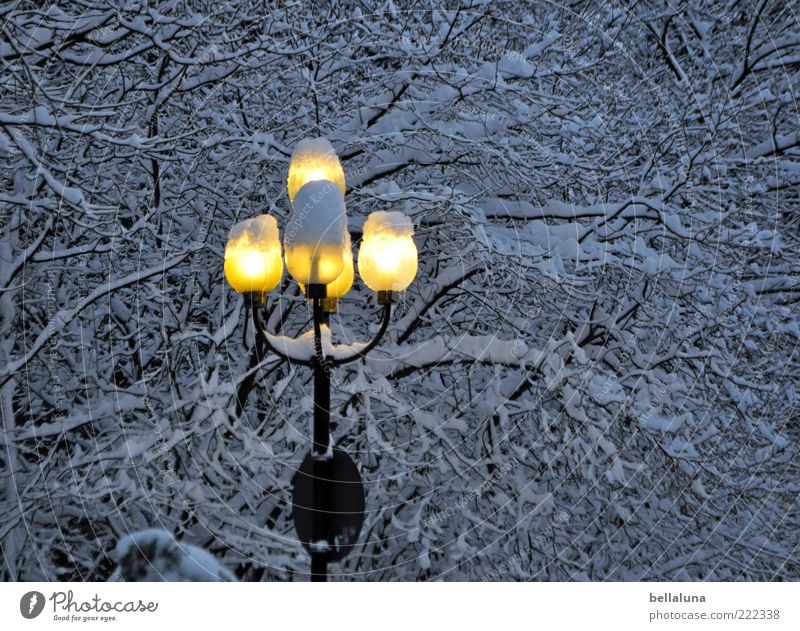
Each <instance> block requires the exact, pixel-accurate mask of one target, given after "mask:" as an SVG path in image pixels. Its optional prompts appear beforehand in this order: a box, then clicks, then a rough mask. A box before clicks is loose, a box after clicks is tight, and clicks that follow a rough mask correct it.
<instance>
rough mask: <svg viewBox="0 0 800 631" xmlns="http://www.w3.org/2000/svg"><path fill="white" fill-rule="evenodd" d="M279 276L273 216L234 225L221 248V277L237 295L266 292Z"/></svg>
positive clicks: (279, 255)
mask: <svg viewBox="0 0 800 631" xmlns="http://www.w3.org/2000/svg"><path fill="white" fill-rule="evenodd" d="M282 274H283V260H282V259H281V240H280V236H279V234H278V222H277V221H275V217H271V216H270V215H261V216H259V217H254V218H253V219H247V220H245V221H242V222H240V223H237V224H236V225H235V226H234V227H233V228H232V229H231V232H230V236H229V237H228V243H227V244H226V245H225V278H227V279H228V283H230V286H231V287H233V289H234V290H236V291H238V292H239V293H242V294H244V293H250V292H256V293H267V292H269V291H272V290H273V289H274V288H275V286H276V285H277V284H278V283H279V282H280V280H281V275H282Z"/></svg>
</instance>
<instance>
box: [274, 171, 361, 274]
mask: <svg viewBox="0 0 800 631" xmlns="http://www.w3.org/2000/svg"><path fill="white" fill-rule="evenodd" d="M347 243H348V235H347V216H346V214H345V206H344V197H342V193H341V191H340V190H339V188H338V187H337V185H336V184H335V183H333V182H330V181H327V180H322V181H314V182H309V183H308V184H306V185H305V186H303V188H301V189H300V190H299V191H298V192H297V195H296V196H295V198H294V202H293V203H292V216H291V218H290V220H289V223H288V225H287V226H286V232H285V234H284V238H283V247H284V250H285V253H286V267H287V268H288V269H289V273H290V274H291V275H292V276H293V277H294V279H295V280H296V281H297V282H298V283H300V284H301V285H310V284H316V285H327V284H328V283H331V282H333V281H334V280H336V278H337V277H338V276H339V274H341V272H342V269H343V268H344V264H345V250H346V244H347Z"/></svg>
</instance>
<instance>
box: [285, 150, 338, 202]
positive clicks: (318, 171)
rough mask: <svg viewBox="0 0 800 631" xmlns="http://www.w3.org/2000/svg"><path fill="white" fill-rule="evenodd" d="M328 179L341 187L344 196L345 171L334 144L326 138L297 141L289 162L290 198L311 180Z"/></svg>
mask: <svg viewBox="0 0 800 631" xmlns="http://www.w3.org/2000/svg"><path fill="white" fill-rule="evenodd" d="M323 180H327V181H329V182H333V183H334V184H336V186H338V187H339V190H340V191H341V192H342V195H343V196H344V193H345V183H344V171H343V170H342V164H341V162H339V157H338V156H337V155H336V151H334V149H333V146H332V145H331V143H329V142H328V141H327V140H325V139H324V138H306V139H305V140H301V141H300V142H298V143H297V146H296V147H295V149H294V152H293V153H292V160H291V162H290V163H289V179H288V181H287V188H288V190H289V200H290V201H291V202H294V198H295V195H297V192H298V191H299V190H300V189H301V188H303V187H304V186H305V185H306V184H308V183H309V182H320V181H323Z"/></svg>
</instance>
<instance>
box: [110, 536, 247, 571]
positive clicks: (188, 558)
mask: <svg viewBox="0 0 800 631" xmlns="http://www.w3.org/2000/svg"><path fill="white" fill-rule="evenodd" d="M115 555H116V558H117V561H118V563H119V565H120V570H121V571H120V574H121V576H122V578H124V579H125V580H127V581H140V582H142V581H168V582H175V581H235V580H236V577H235V576H234V575H233V574H232V573H231V572H230V571H229V570H227V569H225V568H224V567H223V566H222V565H220V564H219V562H218V561H217V560H216V559H215V558H214V557H213V556H212V555H211V554H209V553H208V552H206V551H205V550H203V549H202V548H199V547H197V546H194V545H190V544H187V543H183V542H178V541H177V540H176V539H175V538H174V537H173V536H172V535H171V534H170V533H168V532H167V531H165V530H157V529H150V530H143V531H140V532H136V533H133V534H130V535H127V536H126V537H123V538H122V539H120V541H119V543H118V544H117V547H116V550H115Z"/></svg>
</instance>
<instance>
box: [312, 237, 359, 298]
mask: <svg viewBox="0 0 800 631" xmlns="http://www.w3.org/2000/svg"><path fill="white" fill-rule="evenodd" d="M346 242H347V243H346V245H345V250H344V267H343V268H342V271H341V273H340V274H339V275H338V276H337V277H336V280H334V281H332V282H330V283H328V284H327V285H326V286H325V289H326V292H325V295H326V296H327V298H328V299H333V300H339V299H340V298H344V296H345V295H346V294H347V292H348V291H350V289H351V288H352V287H353V281H354V280H355V269H354V268H353V248H352V245H351V242H350V234H349V233H348V234H347V239H346ZM299 284H300V289H301V290H302V291H303V293H305V291H306V286H305V285H304V284H303V283H299Z"/></svg>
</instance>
